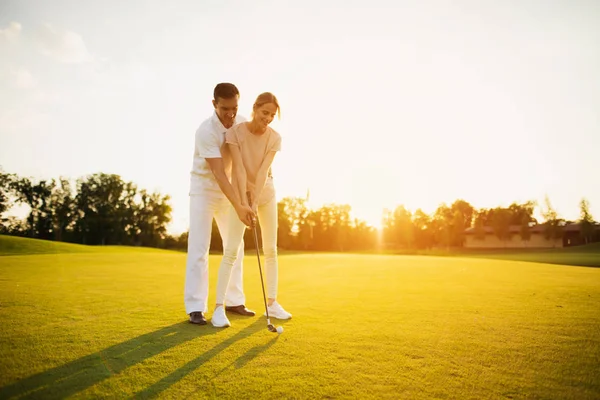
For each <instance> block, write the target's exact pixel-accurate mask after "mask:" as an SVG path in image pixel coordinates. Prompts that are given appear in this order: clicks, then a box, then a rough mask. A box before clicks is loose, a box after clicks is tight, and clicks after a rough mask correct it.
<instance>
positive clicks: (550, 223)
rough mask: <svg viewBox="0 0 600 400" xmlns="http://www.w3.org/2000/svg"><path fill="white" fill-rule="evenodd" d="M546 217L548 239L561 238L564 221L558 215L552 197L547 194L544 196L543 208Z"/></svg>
mask: <svg viewBox="0 0 600 400" xmlns="http://www.w3.org/2000/svg"><path fill="white" fill-rule="evenodd" d="M541 214H542V217H543V218H544V220H545V222H544V236H545V237H546V239H560V238H561V237H562V226H561V224H562V222H563V220H562V219H560V218H559V217H558V213H557V212H556V210H555V209H554V208H553V207H552V204H551V203H550V198H549V197H548V196H547V195H546V196H545V198H544V207H543V208H542V210H541Z"/></svg>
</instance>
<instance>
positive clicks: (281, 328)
mask: <svg viewBox="0 0 600 400" xmlns="http://www.w3.org/2000/svg"><path fill="white" fill-rule="evenodd" d="M277 333H278V334H280V335H281V334H282V333H283V326H278V327H277Z"/></svg>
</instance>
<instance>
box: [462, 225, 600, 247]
mask: <svg viewBox="0 0 600 400" xmlns="http://www.w3.org/2000/svg"><path fill="white" fill-rule="evenodd" d="M509 232H510V238H509V239H508V240H500V239H498V236H496V234H495V232H494V229H493V228H492V227H490V226H484V227H483V229H482V232H481V233H482V235H483V237H478V236H481V235H478V233H477V230H476V229H475V228H469V229H467V230H465V245H464V246H465V248H471V249H494V248H512V249H517V248H532V249H535V248H538V249H539V248H555V247H568V246H577V245H582V244H585V240H584V239H583V238H582V237H581V224H580V223H570V224H565V225H563V226H561V227H560V238H558V239H546V236H545V225H544V224H538V225H533V226H530V227H529V234H530V237H529V240H523V239H522V237H521V226H519V225H511V226H510V227H509ZM591 241H592V242H598V241H600V224H595V225H594V233H593V234H592V237H591Z"/></svg>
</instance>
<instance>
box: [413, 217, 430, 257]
mask: <svg viewBox="0 0 600 400" xmlns="http://www.w3.org/2000/svg"><path fill="white" fill-rule="evenodd" d="M413 230H414V243H415V246H416V247H417V248H419V249H429V248H431V247H433V244H434V243H433V234H432V232H431V217H430V216H429V215H427V214H426V213H425V212H424V211H423V210H421V209H420V208H418V209H417V211H415V213H414V215H413Z"/></svg>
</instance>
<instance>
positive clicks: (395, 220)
mask: <svg viewBox="0 0 600 400" xmlns="http://www.w3.org/2000/svg"><path fill="white" fill-rule="evenodd" d="M383 221H384V222H383V223H384V225H383V237H384V238H385V241H386V242H389V243H393V244H394V245H395V246H397V247H400V248H410V247H412V246H413V241H414V227H413V223H412V214H411V213H410V211H408V210H407V209H406V208H405V207H404V206H403V205H400V206H398V207H396V209H395V210H394V211H393V212H391V211H388V210H386V213H385V215H384V218H383Z"/></svg>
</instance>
